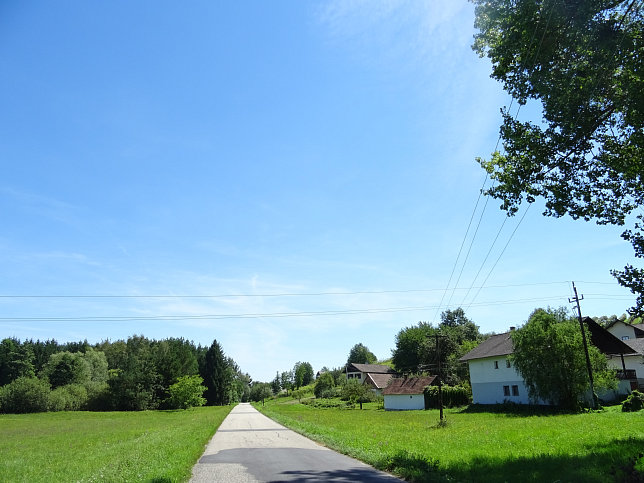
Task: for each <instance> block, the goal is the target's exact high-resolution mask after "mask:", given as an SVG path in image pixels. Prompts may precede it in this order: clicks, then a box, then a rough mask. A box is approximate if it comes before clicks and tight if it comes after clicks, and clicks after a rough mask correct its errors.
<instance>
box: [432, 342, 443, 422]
mask: <svg viewBox="0 0 644 483" xmlns="http://www.w3.org/2000/svg"><path fill="white" fill-rule="evenodd" d="M434 336H435V337H436V355H437V357H438V405H439V407H440V420H441V421H442V420H443V381H442V380H441V346H440V344H439V343H438V338H439V337H441V336H439V335H438V334H434Z"/></svg>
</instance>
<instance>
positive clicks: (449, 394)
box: [425, 386, 472, 408]
mask: <svg viewBox="0 0 644 483" xmlns="http://www.w3.org/2000/svg"><path fill="white" fill-rule="evenodd" d="M441 391H442V393H443V407H446V408H454V407H459V406H467V405H468V404H470V403H471V402H472V390H471V389H470V387H469V386H443V387H442V388H441ZM425 406H426V407H429V408H437V407H439V400H438V386H428V387H426V388H425Z"/></svg>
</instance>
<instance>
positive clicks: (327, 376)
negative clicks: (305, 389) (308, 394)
mask: <svg viewBox="0 0 644 483" xmlns="http://www.w3.org/2000/svg"><path fill="white" fill-rule="evenodd" d="M334 387H335V379H334V378H333V374H331V373H330V372H323V373H322V374H320V377H318V378H317V380H316V381H315V387H314V389H313V394H315V397H317V398H323V397H325V398H328V397H333V396H334V395H335V393H334V391H333V388H334Z"/></svg>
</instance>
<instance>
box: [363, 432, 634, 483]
mask: <svg viewBox="0 0 644 483" xmlns="http://www.w3.org/2000/svg"><path fill="white" fill-rule="evenodd" d="M643 452H644V437H641V436H640V437H631V438H629V439H626V440H613V441H610V442H609V443H603V444H597V445H588V446H586V452H585V454H584V455H570V456H567V455H536V456H533V457H529V458H526V457H522V458H517V459H511V460H509V459H501V458H483V457H478V458H474V459H472V460H471V461H467V462H463V463H462V464H460V465H459V464H455V465H452V466H450V467H447V468H445V467H441V466H440V464H439V462H438V461H436V460H432V459H427V458H425V457H423V456H421V455H418V454H414V453H410V452H401V453H398V454H397V455H395V456H393V457H391V456H389V457H385V458H383V460H381V461H380V462H378V464H377V465H376V466H377V467H379V468H381V469H385V470H387V471H391V472H394V473H395V474H398V475H401V476H402V477H403V478H405V479H407V480H408V481H412V482H429V481H432V482H434V481H459V482H478V481H485V482H496V481H498V482H505V481H522V482H523V481H534V482H541V481H562V482H565V481H583V482H598V483H600V482H601V483H604V482H607V481H615V482H623V483H644V473H642V472H641V471H638V470H637V469H636V465H637V466H638V467H641V466H642V465H644V454H643ZM638 462H639V464H638Z"/></svg>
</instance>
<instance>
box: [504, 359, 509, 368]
mask: <svg viewBox="0 0 644 483" xmlns="http://www.w3.org/2000/svg"><path fill="white" fill-rule="evenodd" d="M505 367H510V359H506V360H505Z"/></svg>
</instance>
